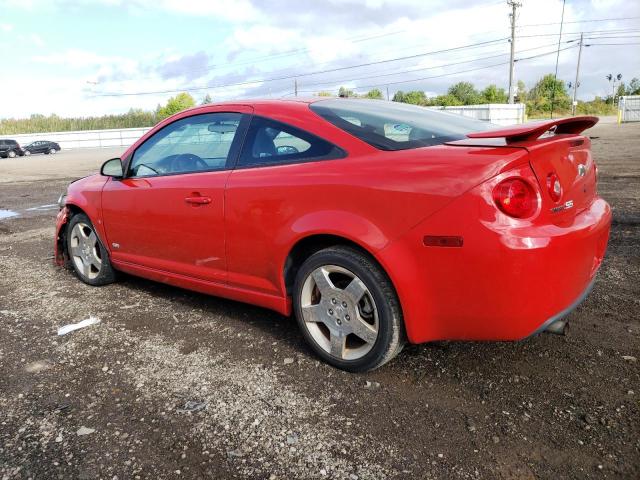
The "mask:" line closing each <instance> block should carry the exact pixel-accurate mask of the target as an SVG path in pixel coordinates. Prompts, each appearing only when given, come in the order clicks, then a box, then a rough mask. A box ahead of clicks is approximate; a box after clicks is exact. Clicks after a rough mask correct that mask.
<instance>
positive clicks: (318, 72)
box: [92, 37, 506, 97]
mask: <svg viewBox="0 0 640 480" xmlns="http://www.w3.org/2000/svg"><path fill="white" fill-rule="evenodd" d="M505 40H506V37H505V38H500V39H496V40H487V41H485V42H478V43H473V44H469V45H462V46H459V47H452V48H445V49H442V50H434V51H431V52H424V53H419V54H416V55H408V56H404V57H397V58H391V59H387V60H378V61H374V62H367V63H361V64H358V65H350V66H345V67H337V68H332V69H327V70H317V71H314V72H309V73H300V74H296V75H286V76H281V77H273V78H266V79H258V80H251V81H245V82H236V83H228V84H219V85H207V86H204V87H190V88H189V87H188V88H181V89H178V90H175V89H174V90H160V91H153V92H135V93H126V92H122V93H110V92H106V93H96V94H95V95H92V97H124V96H137V95H158V94H165V93H178V92H193V91H198V90H206V89H212V88H222V87H236V86H243V85H252V84H254V83H264V82H274V81H277V80H290V79H293V78H296V77H306V76H310V75H319V74H323V73H333V72H339V71H343V70H350V69H352V68H360V67H368V66H372V65H381V64H383V63H390V62H397V61H401V60H410V59H415V58H420V57H425V56H428V55H435V54H437V53H445V52H453V51H456V50H464V49H467V48H474V47H477V46H480V45H490V44H495V43H498V42H504V41H505Z"/></svg>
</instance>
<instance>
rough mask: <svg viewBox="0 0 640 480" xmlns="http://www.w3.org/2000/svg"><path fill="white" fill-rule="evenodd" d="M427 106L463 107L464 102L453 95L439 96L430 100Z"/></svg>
mask: <svg viewBox="0 0 640 480" xmlns="http://www.w3.org/2000/svg"><path fill="white" fill-rule="evenodd" d="M427 105H431V106H434V107H454V106H459V105H462V102H461V101H460V100H458V98H457V97H454V96H453V95H449V94H448V93H447V94H446V95H438V96H437V97H433V98H430V99H429V100H428V101H427Z"/></svg>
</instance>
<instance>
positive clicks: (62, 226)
mask: <svg viewBox="0 0 640 480" xmlns="http://www.w3.org/2000/svg"><path fill="white" fill-rule="evenodd" d="M69 214H70V211H69V208H68V207H62V209H60V211H59V212H58V216H57V217H56V237H55V243H54V246H53V260H54V262H55V264H56V265H58V266H59V267H64V266H65V264H66V263H67V260H68V256H67V254H66V248H64V239H65V230H66V224H67V222H68V221H69Z"/></svg>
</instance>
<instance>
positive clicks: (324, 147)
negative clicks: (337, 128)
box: [238, 116, 345, 166]
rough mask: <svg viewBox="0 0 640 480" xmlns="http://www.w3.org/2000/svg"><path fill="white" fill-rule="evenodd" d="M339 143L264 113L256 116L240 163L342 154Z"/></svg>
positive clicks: (253, 163)
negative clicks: (263, 115) (334, 143)
mask: <svg viewBox="0 0 640 480" xmlns="http://www.w3.org/2000/svg"><path fill="white" fill-rule="evenodd" d="M344 156H345V153H344V152H343V151H342V150H341V149H340V148H338V147H336V146H335V145H333V144H331V143H329V142H327V141H326V140H322V139H321V138H318V137H316V136H315V135H312V134H311V133H309V132H305V131H304V130H300V129H299V128H296V127H293V126H291V125H286V124H284V123H280V122H276V121H275V120H270V119H268V118H264V117H257V116H256V117H253V119H252V120H251V125H250V126H249V130H248V132H247V139H246V141H245V142H244V147H243V148H242V154H241V155H240V161H239V162H238V165H239V166H260V165H276V164H279V163H293V162H312V161H316V160H330V159H334V158H342V157H344Z"/></svg>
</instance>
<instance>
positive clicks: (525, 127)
mask: <svg viewBox="0 0 640 480" xmlns="http://www.w3.org/2000/svg"><path fill="white" fill-rule="evenodd" d="M598 120H599V119H598V117H587V116H584V117H571V118H559V119H557V120H543V121H541V122H531V123H523V124H522V125H513V126H509V127H506V128H500V129H497V130H487V131H486V132H474V133H468V134H467V137H469V138H504V139H505V141H506V142H507V143H513V142H524V141H528V140H536V139H537V138H538V137H540V135H542V134H543V133H546V132H548V131H552V132H553V133H555V134H556V135H557V134H561V133H571V134H578V133H581V132H583V131H584V130H586V129H587V128H591V127H593V126H594V125H595V124H596V123H598Z"/></svg>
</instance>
